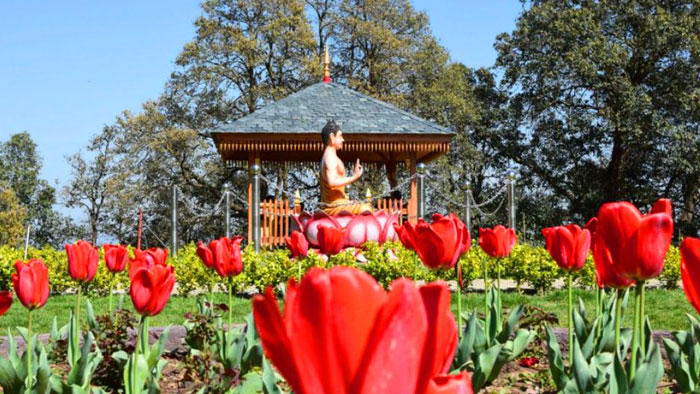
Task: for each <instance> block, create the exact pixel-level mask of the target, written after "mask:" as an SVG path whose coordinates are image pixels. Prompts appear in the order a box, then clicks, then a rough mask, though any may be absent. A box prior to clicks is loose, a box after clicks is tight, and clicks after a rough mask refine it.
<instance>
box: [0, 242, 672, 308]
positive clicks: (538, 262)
mask: <svg viewBox="0 0 700 394" xmlns="http://www.w3.org/2000/svg"><path fill="white" fill-rule="evenodd" d="M195 251H196V246H195V245H194V244H193V243H190V244H188V245H185V246H184V247H182V248H181V249H180V250H178V253H177V256H176V257H174V258H173V257H170V258H169V259H168V260H169V264H171V265H173V267H174V269H175V273H176V275H177V291H178V293H179V294H191V293H193V292H196V291H209V290H220V291H223V290H224V288H223V287H222V286H223V284H224V283H223V281H221V280H220V279H219V278H218V276H217V275H216V273H215V272H213V271H212V270H209V269H207V268H206V267H204V265H203V264H202V263H201V261H200V260H199V258H198V257H197V254H196V252H195ZM354 252H355V251H354V250H346V251H343V252H341V253H339V254H338V255H335V256H333V257H332V258H331V259H330V260H329V261H326V260H325V259H323V258H322V257H321V256H318V255H316V254H314V253H309V256H308V257H307V258H305V259H303V260H302V261H301V262H300V263H301V266H302V270H303V271H306V270H308V269H310V268H311V267H322V268H328V267H331V266H336V265H342V266H351V267H357V268H360V269H362V270H364V271H366V272H368V273H369V274H371V275H372V276H373V277H374V278H376V279H377V281H378V282H379V283H381V284H382V285H383V286H385V287H387V286H388V285H389V284H390V283H391V281H392V280H394V279H396V278H400V277H408V278H415V279H416V280H418V281H426V282H429V281H434V280H448V281H449V280H455V271H454V270H438V271H430V270H428V269H426V268H425V267H423V265H422V264H420V262H419V260H418V258H417V257H416V255H415V253H413V252H412V251H409V250H407V249H405V248H403V247H402V246H401V244H399V243H393V242H387V243H385V244H384V245H381V246H380V245H377V244H376V243H368V244H366V245H365V246H364V249H363V250H362V255H363V256H364V257H365V259H366V260H367V261H366V262H364V263H360V262H358V261H357V259H356V258H355V256H354ZM23 254H24V251H23V250H21V249H15V248H10V247H7V246H2V247H0V290H5V289H9V288H11V287H12V279H11V274H12V273H13V272H14V261H16V260H21V259H22V257H23ZM28 258H30V259H31V258H40V259H42V260H44V262H45V263H46V265H47V267H48V269H49V282H50V285H51V291H52V292H53V293H66V292H73V291H75V288H74V286H75V282H73V281H72V280H71V279H70V277H69V276H68V270H67V260H66V253H65V251H64V250H55V249H52V248H50V247H45V248H43V249H35V248H30V249H29V252H28ZM484 264H488V269H489V273H490V277H491V278H492V279H493V278H495V272H496V271H495V269H496V260H495V259H491V258H489V257H488V256H487V255H486V254H485V253H484V252H483V251H482V250H481V249H480V248H479V247H478V246H477V245H476V244H475V245H474V246H473V247H472V248H471V250H470V251H469V253H467V254H466V255H464V256H463V257H462V267H463V279H464V282H465V287H466V286H469V285H470V284H471V282H472V281H473V280H474V279H476V278H480V277H482V276H483V267H484ZM297 269H298V268H297V261H296V260H293V259H290V258H289V256H288V252H287V250H286V249H265V250H263V251H262V252H261V253H259V254H256V253H255V252H254V251H253V249H252V248H251V247H248V248H246V249H245V250H244V251H243V273H242V274H241V275H239V276H237V277H236V278H235V279H234V285H235V288H236V290H237V292H239V293H242V292H248V291H250V290H254V291H258V292H260V291H262V290H264V289H265V288H266V287H267V286H277V285H278V284H280V283H286V282H287V281H288V280H289V279H290V278H292V277H296V276H297ZM501 273H502V278H504V279H513V280H515V281H516V283H517V284H518V287H520V286H521V285H524V284H529V285H530V286H531V287H533V288H534V289H536V290H537V291H538V292H543V291H545V290H547V289H551V288H552V284H553V283H554V281H556V280H557V279H559V278H564V272H563V271H562V270H561V269H559V267H558V266H557V265H556V263H554V261H553V260H552V259H551V258H550V257H549V254H548V253H547V250H546V249H545V248H543V247H541V246H531V245H527V244H522V245H516V246H515V248H514V249H513V251H512V252H511V255H510V256H509V257H508V258H504V259H502V261H501ZM113 280H114V281H115V286H116V288H120V289H126V288H127V287H128V285H129V277H128V274H127V273H126V271H125V272H122V273H121V274H118V275H116V276H113V275H112V274H111V273H109V271H107V268H106V267H105V266H104V264H103V263H102V251H101V250H100V265H99V269H98V271H97V275H96V276H95V279H93V281H91V282H90V283H88V284H87V285H85V286H86V287H85V289H84V290H85V291H86V292H90V293H93V294H101V295H104V294H107V293H108V292H109V289H110V285H111V283H112V281H113ZM575 280H576V283H577V284H578V285H580V286H592V285H593V284H594V283H595V266H594V264H593V260H592V258H591V257H589V259H588V261H587V262H586V265H585V266H584V269H582V270H581V271H579V272H577V273H576V275H575ZM659 280H660V281H661V284H662V285H663V286H664V287H665V288H677V287H678V282H679V280H680V255H679V252H678V248H677V247H675V246H671V248H670V250H669V252H668V254H667V256H666V263H665V266H664V270H663V272H662V274H661V275H660V277H659Z"/></svg>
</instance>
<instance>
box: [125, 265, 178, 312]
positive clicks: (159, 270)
mask: <svg viewBox="0 0 700 394" xmlns="http://www.w3.org/2000/svg"><path fill="white" fill-rule="evenodd" d="M173 286H175V273H174V272H173V267H172V266H169V265H160V264H156V265H153V266H151V267H146V266H141V267H139V268H138V269H137V270H136V272H134V274H133V277H132V279H131V288H130V291H129V292H130V293H131V302H132V303H133V304H134V309H135V310H136V311H137V312H138V313H140V314H141V315H143V316H155V315H157V314H159V313H160V312H161V311H162V310H163V308H165V305H166V304H167V303H168V300H169V299H170V293H171V292H172V291H173Z"/></svg>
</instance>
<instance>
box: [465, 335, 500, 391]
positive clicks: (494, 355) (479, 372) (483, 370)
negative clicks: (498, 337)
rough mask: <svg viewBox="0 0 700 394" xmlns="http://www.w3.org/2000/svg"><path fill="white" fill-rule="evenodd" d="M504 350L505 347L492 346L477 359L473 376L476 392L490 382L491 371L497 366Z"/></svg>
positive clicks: (473, 386)
mask: <svg viewBox="0 0 700 394" xmlns="http://www.w3.org/2000/svg"><path fill="white" fill-rule="evenodd" d="M502 348H503V345H501V344H499V345H495V346H491V347H490V348H488V349H487V350H486V351H485V352H483V353H481V354H479V356H478V357H477V361H476V363H475V366H474V368H475V369H474V373H473V374H472V388H473V390H474V392H477V391H479V390H481V388H482V387H484V386H485V385H486V383H487V382H488V381H487V378H488V377H489V375H491V370H492V369H493V367H494V365H495V364H496V361H497V360H498V356H499V354H500V353H501V349H502Z"/></svg>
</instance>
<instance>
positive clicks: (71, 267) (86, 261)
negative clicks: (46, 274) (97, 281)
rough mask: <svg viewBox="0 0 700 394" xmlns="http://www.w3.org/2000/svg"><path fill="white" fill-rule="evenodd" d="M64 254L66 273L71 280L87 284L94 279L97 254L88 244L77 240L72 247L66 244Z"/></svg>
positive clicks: (94, 248)
mask: <svg viewBox="0 0 700 394" xmlns="http://www.w3.org/2000/svg"><path fill="white" fill-rule="evenodd" d="M66 254H67V255H68V273H69V274H70V277H71V278H73V280H75V281H78V282H89V281H91V280H92V278H94V277H95V274H96V273H97V262H98V260H99V253H98V252H97V248H96V247H94V246H92V244H91V243H90V242H88V241H82V240H79V241H77V242H76V243H74V244H72V245H71V244H66Z"/></svg>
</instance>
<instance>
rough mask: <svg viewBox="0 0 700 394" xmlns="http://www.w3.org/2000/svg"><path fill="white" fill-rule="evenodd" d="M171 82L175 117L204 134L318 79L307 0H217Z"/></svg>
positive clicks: (207, 7)
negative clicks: (212, 126) (219, 124)
mask: <svg viewBox="0 0 700 394" xmlns="http://www.w3.org/2000/svg"><path fill="white" fill-rule="evenodd" d="M202 9H203V15H202V16H201V17H200V18H199V19H197V21H196V22H195V26H196V27H197V32H196V36H195V38H194V40H193V41H192V42H190V43H188V44H186V45H185V47H184V49H183V51H182V53H180V55H178V57H177V60H176V65H177V66H178V69H177V70H176V71H175V72H174V73H173V76H172V78H171V81H170V82H169V84H168V87H167V91H166V94H165V98H167V100H168V116H169V119H170V120H171V121H174V122H176V124H179V125H181V126H182V127H186V128H191V129H194V130H201V129H203V128H204V127H208V126H211V125H212V124H213V123H217V122H224V121H229V120H233V119H236V118H239V117H241V116H243V115H246V114H249V113H252V112H253V111H255V110H256V109H257V108H259V107H260V106H261V105H263V104H265V103H267V102H270V101H274V100H277V99H280V98H282V97H285V96H287V95H288V94H290V93H293V92H295V91H296V90H298V89H300V88H301V87H303V86H305V85H307V84H308V83H309V78H310V76H312V75H318V71H319V70H320V58H319V57H318V56H317V54H316V53H315V48H316V41H315V40H314V36H313V33H312V30H311V26H310V24H309V21H308V19H307V17H306V14H305V10H304V3H303V1H301V0H272V1H263V0H209V1H205V2H204V3H203V4H202Z"/></svg>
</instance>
